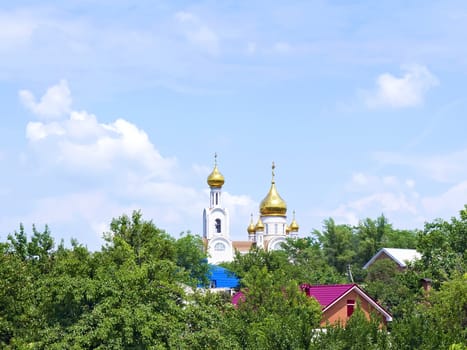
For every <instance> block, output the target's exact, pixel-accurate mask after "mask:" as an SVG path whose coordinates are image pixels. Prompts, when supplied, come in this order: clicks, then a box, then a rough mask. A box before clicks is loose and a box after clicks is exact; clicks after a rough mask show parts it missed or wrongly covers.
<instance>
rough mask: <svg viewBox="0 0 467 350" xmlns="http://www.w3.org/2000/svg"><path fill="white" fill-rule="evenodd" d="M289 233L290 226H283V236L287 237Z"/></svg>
mask: <svg viewBox="0 0 467 350" xmlns="http://www.w3.org/2000/svg"><path fill="white" fill-rule="evenodd" d="M289 233H290V226H289V225H287V226H285V234H286V235H288V234H289Z"/></svg>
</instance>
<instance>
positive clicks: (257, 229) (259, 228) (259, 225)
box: [255, 218, 264, 232]
mask: <svg viewBox="0 0 467 350" xmlns="http://www.w3.org/2000/svg"><path fill="white" fill-rule="evenodd" d="M263 231H264V224H263V220H261V218H258V222H257V223H256V227H255V232H263Z"/></svg>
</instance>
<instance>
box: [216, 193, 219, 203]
mask: <svg viewBox="0 0 467 350" xmlns="http://www.w3.org/2000/svg"><path fill="white" fill-rule="evenodd" d="M218 204H219V193H216V205H218Z"/></svg>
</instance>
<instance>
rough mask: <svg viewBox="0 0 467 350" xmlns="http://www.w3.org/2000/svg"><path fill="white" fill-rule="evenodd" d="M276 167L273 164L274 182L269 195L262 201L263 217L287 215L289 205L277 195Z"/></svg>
mask: <svg viewBox="0 0 467 350" xmlns="http://www.w3.org/2000/svg"><path fill="white" fill-rule="evenodd" d="M275 168H276V166H275V165H274V162H272V181H271V188H270V189H269V192H268V194H267V195H266V197H264V199H263V200H262V201H261V204H260V206H259V211H260V213H261V215H262V216H285V215H286V213H287V204H286V203H285V201H284V200H283V199H282V198H281V196H280V195H279V193H277V189H276V182H275V181H274V169H275Z"/></svg>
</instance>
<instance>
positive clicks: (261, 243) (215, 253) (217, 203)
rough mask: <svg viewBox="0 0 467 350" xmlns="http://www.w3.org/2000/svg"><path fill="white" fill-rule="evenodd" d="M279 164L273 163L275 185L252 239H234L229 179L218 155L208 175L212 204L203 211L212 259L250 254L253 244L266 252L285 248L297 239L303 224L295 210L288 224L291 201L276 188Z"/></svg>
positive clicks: (251, 227)
mask: <svg viewBox="0 0 467 350" xmlns="http://www.w3.org/2000/svg"><path fill="white" fill-rule="evenodd" d="M274 170H275V165H274V163H272V180H271V187H270V189H269V192H268V193H267V195H266V197H265V198H264V199H263V200H262V201H261V204H260V206H259V217H258V221H257V222H256V224H255V223H254V221H253V214H252V215H251V221H250V224H249V225H248V228H247V232H248V240H245V241H232V240H231V239H230V218H229V212H228V210H227V208H223V207H222V186H223V185H224V182H225V179H224V176H223V175H222V174H221V172H220V171H219V169H218V167H217V156H215V162H214V169H213V170H212V172H211V174H209V176H208V178H207V183H208V185H209V187H210V195H209V207H208V208H205V209H204V212H203V240H204V242H205V246H206V249H207V252H208V262H209V263H210V264H219V263H221V262H228V261H232V260H233V258H234V255H235V251H239V252H240V253H247V252H248V251H249V250H250V248H251V247H252V246H256V247H258V248H261V249H264V250H266V251H271V250H277V249H281V244H282V243H284V242H285V241H286V238H287V237H292V238H296V237H297V236H298V230H299V226H298V224H297V222H296V221H295V212H294V215H293V219H292V221H291V222H290V224H287V204H286V203H285V201H284V200H283V199H282V198H281V196H280V195H279V193H278V192H277V189H276V183H275V179H274Z"/></svg>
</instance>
